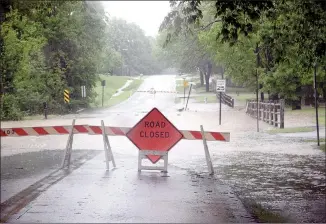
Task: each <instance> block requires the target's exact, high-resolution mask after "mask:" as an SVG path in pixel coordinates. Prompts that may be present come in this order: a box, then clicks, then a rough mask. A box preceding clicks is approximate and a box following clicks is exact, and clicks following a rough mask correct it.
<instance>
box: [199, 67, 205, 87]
mask: <svg viewBox="0 0 326 224" xmlns="http://www.w3.org/2000/svg"><path fill="white" fill-rule="evenodd" d="M199 75H200V85H201V86H203V85H204V74H203V71H202V70H199Z"/></svg>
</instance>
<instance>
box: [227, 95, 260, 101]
mask: <svg viewBox="0 0 326 224" xmlns="http://www.w3.org/2000/svg"><path fill="white" fill-rule="evenodd" d="M227 94H228V95H229V96H231V97H232V98H234V99H235V100H236V101H237V102H240V103H246V100H247V99H248V100H249V99H256V95H255V94H254V93H240V94H239V95H237V94H236V93H227Z"/></svg>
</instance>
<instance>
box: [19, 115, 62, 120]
mask: <svg viewBox="0 0 326 224" xmlns="http://www.w3.org/2000/svg"><path fill="white" fill-rule="evenodd" d="M58 116H59V115H56V114H48V115H47V118H48V119H51V118H56V117H58ZM42 119H45V118H44V114H35V115H28V116H24V117H23V120H42Z"/></svg>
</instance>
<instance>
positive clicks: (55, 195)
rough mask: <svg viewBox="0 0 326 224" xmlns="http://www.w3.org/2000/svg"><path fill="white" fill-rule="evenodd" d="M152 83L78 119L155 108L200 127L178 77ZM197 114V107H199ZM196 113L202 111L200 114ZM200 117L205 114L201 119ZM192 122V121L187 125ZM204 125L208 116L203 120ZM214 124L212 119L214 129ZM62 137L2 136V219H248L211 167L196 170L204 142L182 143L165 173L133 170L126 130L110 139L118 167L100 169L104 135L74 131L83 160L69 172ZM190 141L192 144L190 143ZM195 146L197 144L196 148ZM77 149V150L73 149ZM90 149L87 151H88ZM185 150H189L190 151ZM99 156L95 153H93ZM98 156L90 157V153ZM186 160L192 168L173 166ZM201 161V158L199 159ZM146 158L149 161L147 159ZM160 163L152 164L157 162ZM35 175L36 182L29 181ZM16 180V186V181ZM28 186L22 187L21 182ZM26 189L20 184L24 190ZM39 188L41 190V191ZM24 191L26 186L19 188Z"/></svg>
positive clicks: (114, 119) (121, 122)
mask: <svg viewBox="0 0 326 224" xmlns="http://www.w3.org/2000/svg"><path fill="white" fill-rule="evenodd" d="M151 88H154V89H155V90H156V91H157V92H158V93H157V94H155V96H154V95H152V94H149V93H142V92H136V93H134V94H133V95H132V96H131V97H130V98H129V99H128V100H127V101H125V102H123V103H121V104H119V105H117V106H115V107H112V108H109V109H102V110H97V111H92V112H85V113H83V114H79V115H77V116H75V117H74V118H76V119H77V124H82V123H84V124H85V123H87V124H97V125H98V124H100V120H104V122H105V124H106V125H110V126H123V127H132V126H133V125H134V124H135V123H137V122H138V120H139V119H140V118H142V117H143V116H144V115H145V114H146V113H147V112H148V111H150V110H151V109H152V108H153V107H156V108H158V109H159V110H160V111H161V112H163V113H164V114H165V115H166V116H167V117H168V119H171V121H172V122H176V125H177V126H179V127H180V128H183V127H184V128H190V127H193V128H195V129H196V130H199V125H200V124H201V123H200V121H199V122H189V120H188V119H184V118H183V117H182V115H181V114H180V113H179V112H177V110H176V105H175V104H174V97H175V94H173V93H160V92H159V91H161V90H164V91H175V76H172V75H165V76H152V77H148V78H147V79H145V81H144V83H143V84H142V85H141V87H140V89H139V90H149V89H151ZM198 115H199V114H198ZM199 117H200V115H199ZM70 118H71V117H69V115H68V116H66V117H65V118H63V119H55V120H47V121H25V122H20V123H15V122H13V123H11V124H10V123H9V124H8V123H7V124H5V125H7V126H15V125H16V126H35V125H51V124H69V123H70V122H71V119H70ZM204 120H205V119H204ZM190 123H192V125H189V124H190ZM206 123H207V124H209V123H210V122H206ZM214 126H215V125H209V126H207V127H208V128H210V129H211V128H212V127H214ZM66 139H67V137H66V136H46V137H22V138H20V139H19V141H17V138H16V139H15V138H6V139H4V140H3V142H2V146H4V147H3V149H2V154H4V155H5V157H2V160H3V162H4V163H3V166H2V167H1V172H2V173H4V174H5V175H4V176H2V175H1V176H2V177H1V178H2V182H3V181H4V184H3V183H2V189H1V193H2V198H3V200H2V201H1V202H2V214H1V215H2V220H3V221H9V222H188V223H189V222H198V223H216V222H250V221H253V218H252V217H251V215H250V214H249V213H248V212H247V211H246V210H245V208H244V206H243V205H242V203H241V201H240V200H238V199H237V197H236V196H235V195H234V194H233V193H232V191H231V189H230V188H229V187H228V186H226V185H224V184H223V183H222V182H220V181H218V180H216V179H215V178H213V177H208V174H207V173H206V174H202V175H197V174H196V172H193V171H194V170H192V169H191V163H192V160H193V159H195V158H201V159H204V151H203V146H202V142H197V143H195V144H194V143H192V144H191V146H192V147H190V148H189V147H186V148H184V146H182V145H181V146H180V147H178V148H179V149H181V148H184V149H183V150H179V151H178V150H176V151H175V154H174V155H173V156H170V165H169V168H168V170H169V173H168V175H166V174H162V173H161V172H158V171H152V172H146V171H143V172H142V173H140V174H139V173H138V172H137V154H138V149H136V147H135V146H134V145H133V144H132V143H131V142H130V141H129V140H127V139H126V138H125V137H112V138H110V143H111V146H112V149H113V153H114V155H115V157H116V163H117V168H116V169H114V170H111V171H109V172H106V171H105V163H104V158H105V157H104V153H103V141H102V138H101V136H82V135H76V136H75V137H74V144H73V155H74V156H75V157H78V155H79V157H81V158H85V156H88V157H89V158H88V160H87V161H86V160H85V159H84V161H82V162H80V161H79V160H78V158H77V159H76V161H77V163H78V162H79V163H81V164H79V166H76V167H75V170H73V171H72V172H71V173H69V174H67V173H60V172H59V171H56V169H58V168H59V166H60V164H61V160H62V156H63V149H64V146H65V144H66ZM188 146H190V145H189V144H188ZM194 146H195V147H194ZM76 149H78V150H76ZM90 149H92V150H90ZM187 151H189V153H188V154H187ZM96 155H97V156H96ZM94 156H96V157H95V158H93V157H94ZM174 161H175V162H181V163H184V162H188V164H189V168H187V169H184V168H182V167H178V166H174V165H173V163H174ZM201 163H203V164H202V165H204V166H205V163H204V160H202V161H201ZM145 164H146V162H145ZM160 164H161V163H160V162H159V163H158V164H157V165H160ZM33 182H36V184H33ZM13 186H20V187H13ZM25 188H27V189H25ZM23 189H25V190H23ZM40 189H41V190H40ZM22 190H23V191H22Z"/></svg>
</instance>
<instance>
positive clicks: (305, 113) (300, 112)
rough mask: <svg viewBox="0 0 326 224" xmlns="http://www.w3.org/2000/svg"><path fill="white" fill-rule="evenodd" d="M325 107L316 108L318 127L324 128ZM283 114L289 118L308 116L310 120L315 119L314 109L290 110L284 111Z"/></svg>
mask: <svg viewBox="0 0 326 224" xmlns="http://www.w3.org/2000/svg"><path fill="white" fill-rule="evenodd" d="M325 110H326V109H325V107H319V108H318V121H319V124H320V125H323V126H325V117H326V114H325ZM285 113H286V114H287V115H290V116H298V117H307V116H310V117H311V118H312V119H314V120H315V119H316V118H315V117H316V115H315V114H316V109H315V108H304V107H303V108H302V109H301V110H291V109H290V108H287V109H285Z"/></svg>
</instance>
